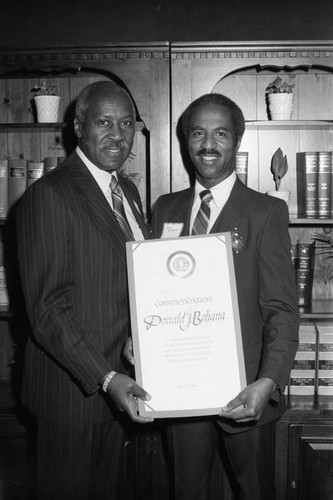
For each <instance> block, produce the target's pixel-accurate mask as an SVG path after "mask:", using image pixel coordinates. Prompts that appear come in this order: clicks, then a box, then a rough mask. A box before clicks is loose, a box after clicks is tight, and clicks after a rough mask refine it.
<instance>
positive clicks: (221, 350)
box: [126, 233, 246, 418]
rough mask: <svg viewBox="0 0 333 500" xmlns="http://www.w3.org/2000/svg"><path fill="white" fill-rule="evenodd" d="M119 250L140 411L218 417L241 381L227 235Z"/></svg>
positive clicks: (137, 244) (135, 244) (149, 242)
mask: <svg viewBox="0 0 333 500" xmlns="http://www.w3.org/2000/svg"><path fill="white" fill-rule="evenodd" d="M126 251H127V265H128V279H129V290H130V307H131V322H132V336H133V351H134V357H135V374H136V380H137V382H138V384H139V385H141V386H142V387H143V388H144V389H145V390H146V391H147V392H148V393H149V394H150V395H151V396H152V398H151V400H150V401H148V402H147V403H146V402H143V401H141V400H139V413H140V415H145V416H147V415H149V416H152V417H155V418H164V417H182V416H197V415H215V414H218V413H219V412H220V410H221V408H222V407H223V406H225V405H226V404H227V403H228V402H229V401H230V400H231V399H233V398H234V397H235V396H236V395H237V394H238V393H239V392H240V391H241V390H242V389H243V388H244V387H245V385H246V377H245V368H244V357H243V347H242V337H241V330H240V321H239V312H238V302H237V290H236V282H235V275H234V265H233V253H232V247H231V238H230V233H219V234H212V235H205V236H192V237H181V238H170V239H164V240H161V239H159V240H147V241H142V242H130V243H126Z"/></svg>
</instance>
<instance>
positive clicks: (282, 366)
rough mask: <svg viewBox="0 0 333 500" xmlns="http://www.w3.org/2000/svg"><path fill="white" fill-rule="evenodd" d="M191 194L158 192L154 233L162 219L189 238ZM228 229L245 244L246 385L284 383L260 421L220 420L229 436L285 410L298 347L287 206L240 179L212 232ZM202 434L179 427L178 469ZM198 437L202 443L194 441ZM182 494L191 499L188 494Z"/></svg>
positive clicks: (241, 281)
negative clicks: (183, 444) (182, 443)
mask: <svg viewBox="0 0 333 500" xmlns="http://www.w3.org/2000/svg"><path fill="white" fill-rule="evenodd" d="M193 199H194V188H189V189H186V190H184V191H180V192H176V193H172V194H170V195H165V196H162V197H161V198H160V199H159V200H158V201H157V203H156V206H155V210H154V215H153V230H154V235H155V236H156V237H160V236H161V233H162V229H163V223H164V222H174V223H176V222H177V223H180V222H183V223H184V228H183V232H182V236H186V235H188V234H189V224H190V215H191V209H192V204H193ZM226 231H233V232H234V231H237V233H238V234H239V236H241V237H242V241H243V246H242V247H241V248H240V249H239V251H238V253H236V252H234V253H233V256H234V265H235V274H236V283H237V293H238V303H239V313H240V321H241V329H242V338H243V347H244V358H245V368H246V375H247V382H248V384H251V383H252V382H253V381H255V380H256V379H258V378H261V377H267V378H270V379H272V380H273V381H274V382H275V383H276V384H278V386H279V387H280V388H281V389H280V391H278V390H277V391H276V392H275V393H274V394H273V397H272V399H271V400H270V402H269V404H268V405H267V407H266V409H265V411H264V413H263V415H262V417H261V419H260V421H259V422H256V423H251V424H250V425H246V424H242V425H239V424H235V423H230V422H231V421H228V420H227V419H224V420H222V419H217V422H218V424H219V426H220V427H221V428H222V429H223V431H224V432H225V433H224V435H225V436H226V437H227V436H228V435H229V436H231V435H235V436H237V435H238V436H240V434H244V436H245V435H246V433H244V432H243V431H246V430H249V429H253V428H259V427H260V426H262V425H263V424H265V423H267V422H270V421H273V420H275V419H276V418H278V417H279V415H281V413H282V412H283V411H284V409H285V404H284V397H283V394H282V391H283V389H284V386H285V383H286V381H287V378H288V375H289V372H290V369H291V366H292V362H293V359H294V356H295V352H296V349H297V344H298V324H299V323H298V322H299V319H298V309H297V300H296V290H295V280H294V272H293V268H292V263H291V258H290V238H289V234H288V210H287V206H286V204H285V203H284V202H282V201H281V200H278V199H276V198H273V197H269V196H267V195H263V194H260V193H257V192H255V191H253V190H251V189H249V188H247V187H246V186H244V185H243V184H242V183H241V182H240V181H239V180H238V179H237V180H236V182H235V184H234V187H233V189H232V192H231V194H230V197H229V199H228V201H227V203H226V204H225V206H224V208H223V209H222V211H221V213H220V215H219V216H218V218H217V220H216V222H215V224H214V226H213V228H212V230H211V233H217V232H226ZM235 396H236V394H235ZM187 431H188V432H187ZM196 432H198V434H197V439H196ZM205 432H206V431H205V430H203V431H201V428H200V426H199V427H198V428H197V430H196V428H195V424H193V425H192V429H191V427H189V428H188V429H186V425H185V427H184V425H183V426H182V429H181V430H180V432H179V434H180V437H179V439H182V438H183V439H184V440H187V443H188V445H189V446H190V444H192V445H193V449H192V450H191V448H190V447H189V448H188V450H190V451H189V452H188V455H187V456H188V458H189V460H187V461H186V460H185V458H184V457H182V458H180V459H179V463H180V464H181V465H180V467H183V466H185V464H188V463H190V460H191V459H192V458H193V459H195V457H198V456H199V455H200V453H198V449H199V446H201V449H202V448H204V446H203V441H205V440H207V441H209V432H210V431H207V433H208V434H205ZM176 439H178V438H176ZM200 439H201V443H198V440H199V441H200ZM244 439H246V438H244ZM237 446H239V452H238V455H239V457H240V458H242V457H241V455H242V454H243V453H244V449H242V448H240V442H239V443H238V445H237ZM206 451H207V450H206ZM176 453H177V450H176V448H175V454H176ZM203 453H204V452H203ZM207 455H209V451H207ZM203 456H204V455H203ZM245 456H246V453H245V455H244V457H245ZM190 457H191V458H190ZM244 457H243V458H244ZM234 458H235V457H234ZM203 460H206V462H207V464H208V465H207V467H209V462H208V458H207V457H206V458H205V456H204V458H203ZM208 473H209V471H207V474H208ZM198 478H200V474H196V472H195V471H194V470H193V477H192V484H195V481H196V480H199V479H198ZM184 484H185V483H184ZM185 488H186V487H185ZM249 495H250V496H249V497H247V496H246V497H245V496H244V497H242V498H253V499H254V498H256V500H257V499H259V496H255V494H252V497H251V492H250V491H249ZM259 495H260V494H259ZM177 498H178V497H177ZM179 498H191V494H189V496H188V497H187V496H179ZM197 498H198V500H199V498H201V497H199V496H198V497H197ZM202 498H204V497H202ZM263 498H264V497H263ZM267 498H272V497H267Z"/></svg>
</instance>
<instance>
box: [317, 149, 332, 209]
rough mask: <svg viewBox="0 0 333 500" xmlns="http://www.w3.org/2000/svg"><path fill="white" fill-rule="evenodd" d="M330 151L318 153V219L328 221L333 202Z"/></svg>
mask: <svg viewBox="0 0 333 500" xmlns="http://www.w3.org/2000/svg"><path fill="white" fill-rule="evenodd" d="M331 158H332V155H331V152H330V151H319V152H318V218H319V219H328V218H329V216H330V200H331V163H332V159H331Z"/></svg>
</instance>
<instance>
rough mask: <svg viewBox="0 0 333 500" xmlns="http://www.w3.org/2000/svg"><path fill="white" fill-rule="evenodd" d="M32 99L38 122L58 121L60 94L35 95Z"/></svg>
mask: <svg viewBox="0 0 333 500" xmlns="http://www.w3.org/2000/svg"><path fill="white" fill-rule="evenodd" d="M34 99H35V103H36V109H37V121H38V123H55V122H57V121H58V113H59V103H60V96H58V95H36V96H35V97H34Z"/></svg>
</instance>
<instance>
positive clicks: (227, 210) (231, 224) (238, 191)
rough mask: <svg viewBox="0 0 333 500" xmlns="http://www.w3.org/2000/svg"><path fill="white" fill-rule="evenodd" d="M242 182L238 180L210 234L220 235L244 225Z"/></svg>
mask: <svg viewBox="0 0 333 500" xmlns="http://www.w3.org/2000/svg"><path fill="white" fill-rule="evenodd" d="M240 182H241V181H239V180H238V179H236V182H235V184H234V187H233V188H232V190H231V193H230V196H229V198H228V200H227V202H226V204H225V205H224V207H223V209H222V210H221V212H220V214H219V216H218V218H217V219H216V221H215V223H214V225H213V227H212V229H211V231H210V233H219V232H222V233H223V232H227V231H232V230H234V229H236V228H238V229H239V227H240V226H242V224H243V223H244V216H243V211H244V207H243V204H242V185H241V184H240Z"/></svg>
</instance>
